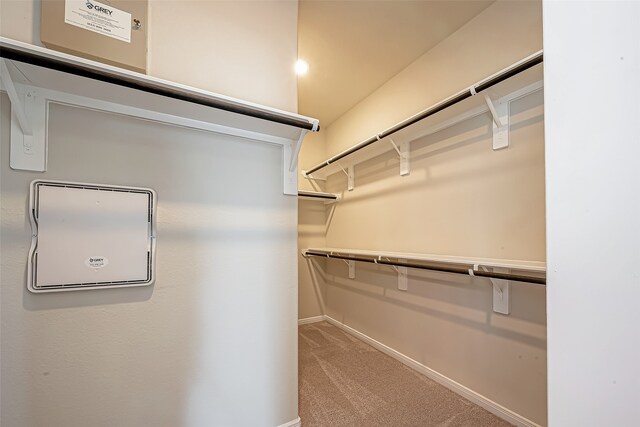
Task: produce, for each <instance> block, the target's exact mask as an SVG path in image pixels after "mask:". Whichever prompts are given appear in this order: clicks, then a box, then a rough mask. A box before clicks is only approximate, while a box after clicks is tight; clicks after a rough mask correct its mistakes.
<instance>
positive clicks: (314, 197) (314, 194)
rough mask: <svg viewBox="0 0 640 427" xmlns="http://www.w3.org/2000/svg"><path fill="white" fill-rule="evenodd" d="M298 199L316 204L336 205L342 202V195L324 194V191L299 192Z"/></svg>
mask: <svg viewBox="0 0 640 427" xmlns="http://www.w3.org/2000/svg"><path fill="white" fill-rule="evenodd" d="M298 198H299V199H304V200H311V201H316V202H325V203H334V202H337V201H338V200H340V195H339V194H334V193H323V192H322V191H305V190H298Z"/></svg>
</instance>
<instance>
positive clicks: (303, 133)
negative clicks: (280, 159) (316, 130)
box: [289, 129, 309, 172]
mask: <svg viewBox="0 0 640 427" xmlns="http://www.w3.org/2000/svg"><path fill="white" fill-rule="evenodd" d="M307 132H309V131H308V130H306V129H303V130H302V131H301V132H300V137H299V138H298V141H297V142H296V144H295V146H294V147H293V155H292V156H291V163H290V164H289V172H295V171H296V169H297V166H298V157H299V156H300V149H301V148H302V141H303V140H304V137H305V136H306V135H307Z"/></svg>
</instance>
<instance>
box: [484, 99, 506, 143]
mask: <svg viewBox="0 0 640 427" xmlns="http://www.w3.org/2000/svg"><path fill="white" fill-rule="evenodd" d="M483 95H484V101H485V102H486V103H487V107H488V108H489V112H490V113H491V117H492V119H493V123H492V127H493V149H494V150H501V149H503V148H507V147H509V101H508V100H501V101H499V102H497V103H494V102H493V101H492V100H491V97H490V96H489V95H488V94H487V93H483Z"/></svg>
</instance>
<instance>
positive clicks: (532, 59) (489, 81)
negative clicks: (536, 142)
mask: <svg viewBox="0 0 640 427" xmlns="http://www.w3.org/2000/svg"><path fill="white" fill-rule="evenodd" d="M542 60H543V55H542V51H539V52H536V53H534V54H533V55H531V56H529V57H527V58H525V59H523V60H521V61H519V62H517V63H515V64H513V65H512V66H510V67H508V68H505V69H504V70H502V71H499V72H498V73H496V74H494V75H492V76H490V77H487V78H486V79H484V80H482V81H480V82H478V83H476V84H474V85H472V86H471V87H469V88H468V89H465V90H463V91H460V92H458V93H456V94H455V95H452V96H450V97H449V98H447V99H445V100H443V101H441V102H439V103H437V104H436V105H434V106H432V107H430V108H427V109H426V110H424V111H422V112H420V113H418V114H416V115H414V116H412V117H410V118H408V119H406V120H404V121H402V122H400V123H398V124H396V125H395V126H392V127H390V128H388V129H386V130H384V131H382V132H381V133H379V134H377V135H374V136H372V137H371V138H369V139H367V140H365V141H363V142H361V143H360V144H357V145H354V146H353V147H351V148H349V149H348V150H345V151H343V152H342V153H339V154H336V155H335V156H333V157H331V158H330V159H328V160H326V161H325V162H324V163H321V164H319V165H317V166H314V167H313V168H311V169H309V170H307V171H306V172H305V176H309V175H311V174H312V173H314V172H317V171H319V170H320V169H322V168H324V167H326V166H329V165H330V164H332V163H334V162H336V161H338V160H340V159H343V158H345V157H347V156H348V155H350V154H353V153H355V152H356V151H359V150H361V149H363V148H365V147H368V146H369V145H371V144H373V143H375V142H377V141H379V140H381V139H382V138H386V137H388V136H391V135H393V134H394V133H396V132H399V131H401V130H402V129H405V128H406V127H409V126H411V125H412V124H414V123H417V122H419V121H421V120H424V119H426V118H427V117H430V116H433V115H434V114H436V113H438V112H440V111H442V110H445V109H447V108H449V107H451V106H453V105H455V104H458V103H460V102H462V101H464V100H465V99H468V98H471V97H472V96H474V95H476V94H478V93H480V92H482V91H484V90H487V89H489V88H490V87H492V86H495V85H497V84H498V83H500V82H503V81H505V80H507V79H509V78H510V77H513V76H515V75H517V74H520V73H522V72H523V71H526V70H528V69H529V68H532V67H534V66H536V65H538V64H540V63H542Z"/></svg>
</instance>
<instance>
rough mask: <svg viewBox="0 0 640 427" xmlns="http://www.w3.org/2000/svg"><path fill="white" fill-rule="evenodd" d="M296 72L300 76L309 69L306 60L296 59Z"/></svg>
mask: <svg viewBox="0 0 640 427" xmlns="http://www.w3.org/2000/svg"><path fill="white" fill-rule="evenodd" d="M295 68H296V74H297V75H299V76H302V75H304V74H307V71H309V64H307V61H305V60H303V59H298V60H297V61H296V66H295Z"/></svg>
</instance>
